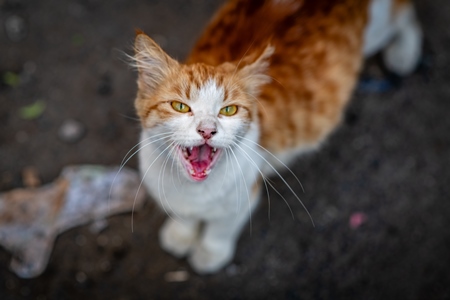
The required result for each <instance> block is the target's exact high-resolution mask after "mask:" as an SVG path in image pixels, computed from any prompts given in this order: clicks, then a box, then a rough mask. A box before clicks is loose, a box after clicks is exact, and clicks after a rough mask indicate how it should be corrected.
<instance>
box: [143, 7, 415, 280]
mask: <svg viewBox="0 0 450 300" xmlns="http://www.w3.org/2000/svg"><path fill="white" fill-rule="evenodd" d="M393 38H395V39H394V40H393ZM387 42H390V43H389V44H387ZM135 46H136V55H135V61H136V64H137V66H138V69H139V80H138V85H139V91H138V96H137V99H136V108H137V112H138V114H139V116H140V118H141V121H142V124H143V132H142V136H141V142H142V145H141V150H140V152H139V156H140V169H141V173H142V176H143V177H144V179H143V180H144V183H145V185H146V187H147V189H148V190H149V192H150V193H151V195H152V196H153V197H154V198H155V199H158V203H159V204H160V205H161V206H162V208H163V209H164V210H165V211H166V212H167V213H168V214H169V216H170V218H168V219H167V221H166V222H165V224H164V225H163V227H162V229H161V231H160V241H161V245H162V247H163V248H164V249H165V250H167V251H169V252H171V253H172V254H174V255H176V256H179V257H181V256H184V255H189V261H190V263H191V265H192V266H193V268H194V269H195V270H196V271H198V272H200V273H204V272H214V271H217V270H218V269H220V268H221V267H223V266H224V265H225V264H226V263H228V262H229V261H230V260H231V258H232V256H233V254H234V248H235V242H236V240H237V237H238V235H239V233H240V231H241V228H242V226H243V225H244V224H245V223H246V222H247V220H248V218H249V216H250V214H251V210H252V209H253V208H254V207H255V206H256V204H257V202H258V201H257V200H258V196H259V194H260V189H261V188H262V187H264V183H263V181H262V180H261V177H263V176H267V175H269V174H274V173H277V172H278V171H277V170H278V168H279V167H280V166H281V167H283V168H284V164H286V163H288V162H289V161H290V160H292V158H294V157H295V156H297V155H298V154H299V153H301V152H303V151H308V150H311V149H314V148H316V147H318V145H320V143H321V142H322V141H323V140H324V139H325V138H326V137H327V136H328V135H329V134H330V132H332V131H333V130H334V129H335V128H336V126H337V125H338V124H339V122H340V119H341V116H342V113H343V111H344V108H345V106H346V103H347V102H348V100H349V98H350V96H351V92H352V90H353V88H354V85H355V82H356V80H357V76H358V73H359V70H360V67H361V64H362V59H363V57H364V56H368V55H371V54H373V53H375V52H377V51H379V50H381V49H383V48H385V47H386V46H387V48H385V50H384V57H385V61H386V65H387V66H388V67H389V68H390V69H391V70H392V71H394V72H396V73H398V74H400V75H404V74H407V73H409V72H411V71H412V70H413V68H414V67H415V65H416V63H417V60H418V58H419V56H420V47H421V32H420V28H419V26H418V24H417V21H416V19H415V15H414V11H413V9H412V6H411V4H410V3H409V1H406V0H396V1H391V0H372V1H369V0H336V1H330V0H311V1H310V0H303V1H302V0H270V1H269V0H268V1H259V0H253V1H245V0H236V1H231V2H230V3H228V4H227V5H225V6H224V7H223V8H222V9H221V10H220V11H219V13H218V14H217V15H216V17H215V18H214V20H213V21H212V23H211V24H210V25H209V27H208V28H207V29H206V31H205V33H204V34H203V36H202V37H201V38H200V40H199V41H198V43H197V44H196V46H195V47H194V49H193V51H192V53H191V55H190V56H189V57H188V59H187V61H186V64H179V63H178V62H176V61H174V60H172V59H171V58H170V57H168V56H167V55H166V54H165V53H164V52H163V51H162V50H161V49H160V48H159V47H158V46H157V45H156V44H155V43H154V42H153V41H152V40H151V39H149V38H148V37H147V36H145V35H144V34H138V36H137V38H136V44H135ZM293 193H294V192H293ZM294 195H295V193H294ZM201 223H204V225H205V226H204V228H203V230H202V232H199V230H200V224H201Z"/></svg>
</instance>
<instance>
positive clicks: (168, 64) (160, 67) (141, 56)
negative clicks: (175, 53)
mask: <svg viewBox="0 0 450 300" xmlns="http://www.w3.org/2000/svg"><path fill="white" fill-rule="evenodd" d="M134 51H135V54H134V58H133V61H134V64H135V66H136V67H137V69H138V72H139V78H138V84H139V88H141V89H145V88H147V89H150V90H149V91H150V92H151V91H153V90H154V89H155V88H156V87H157V86H158V85H159V84H160V83H161V82H162V81H163V80H164V78H165V77H166V76H167V74H169V73H170V72H172V71H173V70H174V69H176V68H177V67H178V62H177V61H176V60H174V59H172V58H171V57H170V56H169V55H167V54H166V53H165V52H164V50H162V49H161V47H159V46H158V44H156V43H155V41H153V40H152V39H151V38H150V37H148V36H147V35H146V34H145V33H143V32H142V31H137V32H136V39H135V41H134Z"/></svg>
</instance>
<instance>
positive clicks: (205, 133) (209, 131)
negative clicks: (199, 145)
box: [197, 127, 217, 140]
mask: <svg viewBox="0 0 450 300" xmlns="http://www.w3.org/2000/svg"><path fill="white" fill-rule="evenodd" d="M197 132H198V134H200V135H201V136H202V137H203V138H204V139H205V140H209V139H210V138H212V136H213V135H215V134H216V133H217V130H216V128H207V127H199V128H197Z"/></svg>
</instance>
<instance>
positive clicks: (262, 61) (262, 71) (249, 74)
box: [239, 45, 275, 95]
mask: <svg viewBox="0 0 450 300" xmlns="http://www.w3.org/2000/svg"><path fill="white" fill-rule="evenodd" d="M274 51H275V48H274V47H273V46H271V45H268V46H267V47H266V48H265V49H264V51H263V52H262V53H261V54H260V55H259V56H258V57H257V58H256V60H254V59H252V60H253V62H251V63H249V64H247V65H244V67H242V68H241V69H240V70H239V74H240V76H241V79H242V81H243V82H244V84H245V86H246V87H247V91H248V92H249V93H250V94H252V95H256V94H258V93H259V91H260V89H261V86H262V85H264V84H266V83H269V82H270V81H271V78H270V76H269V75H267V70H268V68H269V59H270V57H271V56H272V54H273V52H274ZM249 59H251V58H249Z"/></svg>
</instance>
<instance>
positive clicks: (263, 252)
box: [0, 0, 450, 300]
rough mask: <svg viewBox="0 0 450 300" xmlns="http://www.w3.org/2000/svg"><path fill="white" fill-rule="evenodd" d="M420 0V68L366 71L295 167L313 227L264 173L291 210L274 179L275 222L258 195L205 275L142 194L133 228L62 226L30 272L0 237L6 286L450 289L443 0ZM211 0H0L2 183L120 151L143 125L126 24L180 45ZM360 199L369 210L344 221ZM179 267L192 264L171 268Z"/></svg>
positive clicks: (209, 290) (449, 8)
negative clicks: (329, 127) (40, 265)
mask: <svg viewBox="0 0 450 300" xmlns="http://www.w3.org/2000/svg"><path fill="white" fill-rule="evenodd" d="M416 2H417V8H418V15H419V18H420V20H421V22H422V24H423V28H424V35H425V37H426V43H425V50H426V52H425V56H424V60H423V63H422V68H421V70H419V71H418V72H416V73H415V74H413V75H412V76H409V77H408V78H405V79H404V80H402V81H401V82H398V84H397V85H396V86H395V88H391V89H387V90H384V88H383V87H382V85H380V84H379V85H376V86H375V87H373V85H371V86H367V85H365V88H362V89H360V90H359V91H358V92H356V93H355V96H354V97H353V100H352V103H351V105H350V106H349V108H348V111H347V114H346V118H345V122H344V123H343V125H342V126H341V127H340V128H339V129H338V130H337V131H336V132H335V133H334V134H333V135H332V137H331V138H330V139H329V140H328V141H327V143H326V144H325V145H324V146H323V147H322V148H321V150H319V151H317V152H315V153H312V154H309V155H306V156H303V157H301V158H299V159H298V160H297V161H296V163H295V164H294V165H293V167H292V169H293V170H294V171H295V173H296V174H297V176H298V177H299V178H300V179H301V181H302V183H303V186H304V187H305V193H304V194H302V193H301V190H300V189H299V188H297V187H296V191H297V192H298V193H299V194H301V197H302V200H303V201H304V203H305V205H306V206H307V207H308V209H309V211H310V212H311V214H312V216H313V218H314V220H315V222H316V227H315V228H314V227H313V226H312V225H311V223H310V222H309V219H308V217H307V215H306V213H305V212H304V210H303V209H302V207H301V206H300V205H299V204H298V203H297V202H296V201H295V199H294V198H293V196H292V195H291V194H290V193H289V191H288V190H287V189H286V188H285V187H284V186H283V183H282V181H281V180H279V179H277V178H273V180H274V182H275V185H276V186H277V187H278V188H279V190H281V191H282V194H283V196H284V197H285V198H286V199H287V200H288V202H289V204H290V206H291V208H292V210H293V212H294V215H295V220H293V219H292V217H291V216H290V212H289V209H288V208H287V205H286V204H285V203H284V202H283V200H282V199H281V197H279V196H278V195H276V194H275V193H271V203H270V204H271V205H270V214H271V217H270V220H269V219H268V209H269V205H268V203H267V196H263V199H262V202H261V205H260V208H259V209H258V211H257V212H256V213H255V214H254V216H253V220H252V225H253V229H252V232H251V233H250V231H249V230H245V231H244V232H243V234H242V237H241V239H240V241H239V245H238V249H237V253H236V257H235V260H234V261H233V263H232V265H231V266H229V267H227V268H226V269H225V270H223V271H222V272H219V273H218V274H216V275H211V276H204V277H201V276H197V275H196V274H194V273H193V272H192V270H191V269H190V268H189V266H188V265H187V263H186V261H184V260H177V259H175V258H173V257H171V256H169V255H167V254H166V253H164V252H163V251H162V250H161V249H160V248H159V246H158V242H157V232H158V228H159V226H160V224H161V222H162V221H163V219H164V214H163V213H161V212H159V211H158V210H157V209H156V208H155V206H154V205H153V204H151V202H149V204H147V205H146V206H145V208H144V209H143V210H141V211H139V212H137V213H136V214H135V218H134V232H133V233H132V232H131V226H130V224H131V215H130V214H125V215H120V216H114V217H112V218H110V219H109V221H110V226H109V227H108V228H106V229H105V230H104V231H102V232H101V233H100V234H93V233H92V232H91V231H90V230H89V227H88V226H83V227H79V228H76V229H73V230H70V231H68V232H65V233H64V234H62V235H60V236H59V238H58V239H57V241H56V243H55V247H54V251H53V254H52V256H51V259H50V263H49V265H48V268H47V270H46V271H45V272H44V273H43V274H42V275H41V276H39V277H37V278H35V279H29V280H25V279H20V278H18V277H16V276H15V275H14V274H13V273H11V272H10V271H9V268H8V265H9V261H10V259H11V254H10V253H8V252H6V251H5V250H4V249H3V248H0V299H40V300H42V299H165V298H166V299H177V298H183V299H188V298H190V299H450V275H449V273H450V271H449V270H448V268H449V267H450V231H449V228H450V221H449V215H450V203H449V195H450V187H449V184H448V183H449V179H450V169H449V168H448V167H449V163H450V155H449V151H450V117H449V112H450V101H449V100H450V87H449V85H448V82H450V72H449V68H448V67H449V62H450V57H449V51H450V50H449V49H450V29H449V27H448V20H449V18H450V4H449V2H448V0H434V1H426V0H420V1H416ZM220 3H221V1H212V0H210V1H207V0H170V1H169V0H164V1H163V0H160V1H156V0H155V1H145V0H139V1H137V0H109V1H100V0H81V1H74V0H65V1H56V0H53V1H51V0H40V1H37V0H34V1H31V0H29V1H26V0H0V26H1V28H0V79H1V80H0V191H7V190H10V189H12V188H17V187H22V186H23V182H22V175H21V174H22V171H23V170H24V168H26V167H30V166H32V167H35V168H36V169H37V171H38V173H39V176H40V178H41V180H42V182H43V183H48V182H51V181H53V180H54V179H55V178H56V177H57V176H58V174H59V173H60V171H61V170H62V168H63V167H64V166H66V165H69V164H87V163H90V164H91V163H94V164H103V165H118V164H120V162H121V160H122V158H123V156H124V155H125V154H126V153H127V151H128V150H129V149H130V148H131V147H132V146H134V145H135V143H136V142H137V140H138V134H139V122H138V121H137V120H136V117H135V113H134V108H133V99H134V95H135V92H136V85H135V80H136V74H135V72H134V71H133V70H132V69H131V68H129V67H128V66H127V63H126V58H125V55H124V53H128V54H131V53H132V51H131V49H132V42H133V38H134V29H135V28H140V29H142V30H144V31H145V32H146V33H148V34H149V35H151V36H152V37H154V38H155V39H156V40H157V41H158V42H159V43H160V44H161V45H162V46H163V48H164V49H166V50H167V51H168V52H169V53H170V54H171V55H173V56H174V57H176V58H179V59H183V58H184V57H185V56H186V54H187V53H188V52H189V49H190V48H191V47H192V45H193V43H194V41H195V38H196V37H197V36H198V35H199V33H200V32H201V28H202V27H203V26H204V24H205V23H206V22H207V21H208V19H209V18H210V17H211V15H212V13H213V12H214V11H215V9H217V7H218V6H219V5H220ZM372 69H373V70H375V71H376V70H378V67H377V65H376V64H375V65H374V66H372V67H367V68H366V73H369V74H372V75H374V74H375V75H376V76H378V71H376V72H374V71H372ZM383 90H384V91H383ZM36 101H41V102H40V103H43V104H45V110H44V111H43V112H42V114H40V115H39V116H37V117H36V118H34V119H31V120H30V119H26V118H25V119H24V117H23V116H21V113H20V111H21V108H22V107H24V106H27V105H30V104H33V103H35V102H36ZM68 120H76V121H77V122H79V124H81V125H80V126H81V128H82V129H83V131H84V133H83V134H82V135H81V136H80V137H78V139H77V140H75V141H72V142H68V141H67V140H65V139H64V138H61V137H60V136H59V134H58V132H59V130H60V128H61V127H62V126H63V124H64V123H65V122H67V121H68ZM128 166H130V167H133V168H136V160H135V159H132V160H131V161H130V162H129V163H128ZM283 175H284V176H285V177H286V179H287V180H288V181H289V182H290V183H291V184H292V185H295V179H294V178H292V176H291V175H290V174H289V173H288V172H285V173H283ZM356 212H362V213H364V214H366V215H367V221H366V222H365V223H364V224H363V225H362V226H360V227H358V228H356V229H352V228H350V226H349V218H350V216H351V215H352V214H354V213H356ZM180 270H181V271H186V272H187V273H184V274H185V275H186V274H187V275H188V278H187V279H186V280H185V281H182V282H170V280H169V278H168V277H167V273H168V272H172V271H180Z"/></svg>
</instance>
